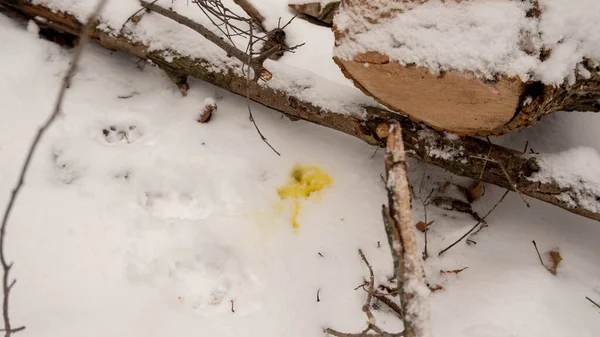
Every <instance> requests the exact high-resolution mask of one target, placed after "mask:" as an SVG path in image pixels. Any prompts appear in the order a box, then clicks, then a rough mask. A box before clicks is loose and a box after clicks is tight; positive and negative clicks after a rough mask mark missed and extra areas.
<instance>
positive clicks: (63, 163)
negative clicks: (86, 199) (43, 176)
mask: <svg viewBox="0 0 600 337" xmlns="http://www.w3.org/2000/svg"><path fill="white" fill-rule="evenodd" d="M52 161H53V162H54V166H55V167H56V168H57V170H58V176H59V179H60V180H61V181H62V182H63V183H65V184H67V185H69V184H71V183H73V182H74V181H75V180H77V179H78V178H79V177H81V174H80V173H79V172H78V171H76V170H75V169H74V168H73V166H74V165H73V161H72V160H69V159H68V158H67V156H65V155H64V153H63V151H61V150H58V149H56V148H55V149H53V150H52Z"/></svg>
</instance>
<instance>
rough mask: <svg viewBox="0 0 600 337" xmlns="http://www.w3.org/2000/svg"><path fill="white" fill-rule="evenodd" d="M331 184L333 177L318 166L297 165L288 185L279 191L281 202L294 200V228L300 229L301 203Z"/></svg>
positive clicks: (292, 217)
mask: <svg viewBox="0 0 600 337" xmlns="http://www.w3.org/2000/svg"><path fill="white" fill-rule="evenodd" d="M331 183H332V179H331V177H330V176H329V175H328V174H327V173H325V172H324V171H323V170H321V169H320V168H318V167H317V166H301V165H297V166H295V167H294V168H293V169H292V172H291V173H290V179H289V181H288V183H287V184H285V185H284V186H282V187H280V188H279V189H278V190H277V194H279V197H280V198H281V200H285V199H292V209H291V216H290V220H291V222H292V228H294V229H296V228H298V215H299V214H300V211H301V209H302V207H301V206H302V205H301V203H300V202H301V201H302V200H306V199H308V198H309V197H310V196H311V195H313V193H318V192H319V191H321V190H322V189H323V188H325V187H329V186H331Z"/></svg>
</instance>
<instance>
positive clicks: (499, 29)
mask: <svg viewBox="0 0 600 337" xmlns="http://www.w3.org/2000/svg"><path fill="white" fill-rule="evenodd" d="M408 6H415V5H414V4H408V5H407V8H405V9H404V10H406V11H405V12H403V13H402V14H401V15H398V16H397V17H396V18H394V19H390V20H383V21H382V22H381V23H379V24H378V27H377V29H370V30H367V31H362V29H365V27H361V26H360V25H357V24H356V20H357V19H356V17H355V16H350V15H349V14H348V12H350V11H349V10H346V11H341V14H340V15H338V16H336V17H335V23H336V25H337V26H338V29H340V30H349V31H350V32H351V33H350V34H348V37H347V38H348V39H353V41H352V43H350V42H348V43H344V41H342V42H341V43H340V45H339V46H338V47H336V48H335V52H334V55H335V56H337V57H340V58H342V59H352V57H353V56H354V55H356V54H358V53H362V52H367V51H380V52H382V53H385V54H386V55H388V56H389V57H390V59H391V60H397V61H399V62H400V63H401V64H403V65H407V64H415V65H418V66H423V67H427V68H429V69H430V70H431V71H432V72H434V73H439V72H440V71H442V70H450V69H454V70H460V71H472V72H475V73H476V74H477V75H479V76H482V77H485V78H489V79H491V78H494V76H495V75H496V74H498V73H506V74H509V75H511V76H520V77H521V78H522V79H523V80H527V77H528V75H527V73H528V71H529V70H530V69H531V68H532V67H533V66H535V64H536V58H535V57H533V56H530V55H528V54H527V53H525V52H524V51H523V50H521V49H520V48H519V46H520V41H521V39H522V38H523V36H524V35H527V34H531V32H532V31H534V29H535V27H536V22H535V20H533V19H528V18H526V17H525V12H526V11H527V6H526V5H525V4H523V3H521V2H519V1H511V0H486V1H464V2H460V3H455V2H451V1H448V2H442V1H428V2H426V3H424V4H422V5H420V6H416V7H415V8H412V9H408ZM357 33H358V34H357Z"/></svg>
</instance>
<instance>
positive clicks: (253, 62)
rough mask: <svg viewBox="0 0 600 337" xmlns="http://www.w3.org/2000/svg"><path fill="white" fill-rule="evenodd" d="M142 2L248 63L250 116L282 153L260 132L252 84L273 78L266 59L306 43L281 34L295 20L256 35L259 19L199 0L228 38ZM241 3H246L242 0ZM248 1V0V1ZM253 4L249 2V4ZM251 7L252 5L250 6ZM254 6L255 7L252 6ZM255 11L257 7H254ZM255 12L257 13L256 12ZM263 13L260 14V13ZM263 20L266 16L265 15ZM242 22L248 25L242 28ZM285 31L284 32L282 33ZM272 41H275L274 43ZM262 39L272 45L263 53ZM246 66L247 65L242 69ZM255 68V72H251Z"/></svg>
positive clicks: (210, 0) (216, 2)
mask: <svg viewBox="0 0 600 337" xmlns="http://www.w3.org/2000/svg"><path fill="white" fill-rule="evenodd" d="M140 3H141V4H142V6H143V7H144V8H146V9H148V10H150V11H153V12H155V13H157V14H160V15H162V16H164V17H167V18H169V19H171V20H173V21H176V22H178V23H180V24H182V25H184V26H186V27H188V28H191V29H193V30H194V31H196V32H197V33H199V34H200V35H202V36H204V37H205V38H206V39H207V40H209V41H211V42H212V43H214V44H215V45H216V46H218V47H219V48H221V49H222V50H223V51H225V52H226V53H227V55H230V56H233V57H235V58H236V59H238V60H239V61H241V62H242V63H243V64H244V65H245V71H246V73H245V75H246V100H247V106H248V118H249V119H250V121H251V122H252V124H253V125H254V128H255V129H256V132H257V133H258V135H259V136H260V138H261V140H262V141H263V142H264V143H265V144H267V145H268V146H269V147H270V148H271V150H273V152H275V153H276V154H277V155H281V154H280V153H279V152H278V151H277V150H276V149H275V148H274V147H273V146H272V145H271V144H270V143H269V141H268V140H267V138H266V137H265V136H264V135H263V133H262V132H261V131H260V129H259V127H258V125H257V124H256V120H255V119H254V116H253V115H252V109H251V108H250V83H251V82H258V80H259V79H263V80H265V81H268V80H270V79H271V78H272V76H273V75H272V74H271V72H269V71H268V70H267V69H265V67H264V65H263V64H264V62H265V61H266V60H267V59H268V58H273V57H274V56H275V55H279V54H281V53H282V52H293V51H294V50H296V49H297V48H299V47H301V46H302V45H303V44H300V45H296V46H293V47H287V46H286V45H285V43H284V41H283V40H282V38H281V37H280V36H283V38H285V33H284V29H285V28H286V27H287V26H288V25H289V24H290V23H291V22H292V20H293V18H292V20H290V21H289V22H288V23H287V24H285V25H284V26H283V27H277V28H276V29H274V30H273V31H271V32H269V33H265V34H262V35H258V34H256V32H255V31H254V27H255V26H256V20H257V19H256V18H255V16H256V15H255V16H251V17H250V18H245V17H242V16H239V15H237V14H235V13H234V12H232V11H231V10H229V9H228V8H227V7H225V6H224V5H223V3H222V2H221V1H220V0H197V1H195V3H196V4H197V5H198V7H199V8H200V10H202V12H203V13H204V14H205V15H206V17H207V18H208V19H209V20H210V21H211V23H212V24H213V25H214V26H215V27H217V28H218V29H219V30H220V31H221V33H223V34H224V35H225V37H226V38H227V40H225V39H223V38H221V37H220V36H218V35H217V34H215V33H213V32H212V31H211V30H209V29H208V28H206V27H204V26H203V25H202V24H200V23H198V22H195V21H193V20H191V19H190V18H188V17H186V16H183V15H181V14H178V13H177V12H175V11H173V10H170V9H167V8H164V7H161V6H159V5H156V4H154V3H153V2H152V3H150V2H146V1H143V0H141V1H140ZM241 3H242V4H244V3H245V2H244V1H242V2H241ZM246 4H247V3H246ZM247 5H250V4H247ZM250 6H251V5H250ZM242 8H243V9H244V10H246V11H252V10H251V9H250V8H249V7H248V6H244V7H242ZM252 8H254V7H252ZM254 11H255V12H256V13H258V11H256V9H255V8H254ZM256 13H255V14H256ZM258 15H260V13H258ZM263 20H264V18H263ZM261 22H262V21H261ZM239 25H244V26H247V28H246V27H243V28H240V27H239ZM259 27H261V28H260V29H261V30H263V31H264V27H263V26H262V23H261V24H260V25H259ZM282 34H283V35H282ZM234 36H241V37H244V38H246V39H247V41H248V43H247V45H246V50H245V51H242V50H241V49H238V48H237V46H236V45H235V43H234V41H233V37H234ZM273 40H275V41H276V42H275V43H274V42H273ZM259 41H262V42H264V43H265V45H267V46H269V48H267V49H266V50H261V51H260V52H255V51H254V46H255V44H256V43H257V42H259ZM242 69H244V68H242ZM250 70H252V72H253V74H252V73H251V72H250Z"/></svg>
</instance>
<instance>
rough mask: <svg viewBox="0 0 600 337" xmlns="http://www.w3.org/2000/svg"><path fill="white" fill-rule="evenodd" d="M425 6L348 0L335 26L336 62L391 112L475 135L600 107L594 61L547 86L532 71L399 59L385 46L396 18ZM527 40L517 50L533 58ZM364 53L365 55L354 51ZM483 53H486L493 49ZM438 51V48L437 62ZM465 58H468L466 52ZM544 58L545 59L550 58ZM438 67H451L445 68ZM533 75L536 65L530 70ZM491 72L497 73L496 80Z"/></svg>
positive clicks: (442, 49) (583, 62) (443, 49)
mask: <svg viewBox="0 0 600 337" xmlns="http://www.w3.org/2000/svg"><path fill="white" fill-rule="evenodd" d="M410 2H413V4H412V7H411V6H405V7H403V6H401V5H400V3H410ZM425 3H426V1H425V2H424V1H420V0H405V1H397V2H396V1H388V0H373V1H371V2H368V1H365V0H348V1H343V2H342V5H341V6H340V9H339V12H338V15H337V16H336V18H337V17H340V18H341V19H339V25H336V24H335V23H334V27H333V29H334V34H335V41H336V48H335V52H334V54H335V55H336V57H334V61H335V62H336V63H337V64H338V66H339V67H340V68H341V70H342V72H343V73H344V75H345V76H346V77H347V78H349V79H351V80H352V81H353V82H354V84H355V86H356V87H358V88H359V89H361V90H362V91H363V92H364V93H365V94H367V95H369V96H372V97H373V98H375V99H376V100H377V101H378V102H380V103H381V104H383V105H385V106H386V107H388V108H389V109H391V110H393V111H396V112H398V113H400V114H402V115H405V116H407V117H409V118H410V119H412V120H413V121H416V122H422V123H424V124H426V125H428V126H431V127H433V128H434V129H436V130H443V131H448V132H452V133H455V134H459V135H470V136H488V135H502V134H505V133H508V132H512V131H515V130H518V129H521V128H523V127H528V126H531V125H533V124H535V123H536V122H537V121H539V120H540V119H541V118H542V117H543V116H545V115H547V114H548V113H551V112H555V111H575V110H578V111H599V110H600V103H598V102H600V69H599V67H598V65H597V63H595V62H588V61H591V60H581V62H580V63H579V64H577V67H578V68H577V69H578V72H577V74H579V75H578V76H570V77H569V78H568V79H564V81H563V82H561V83H560V84H556V85H544V84H543V83H542V82H541V80H539V78H538V77H535V76H533V75H532V78H533V80H522V78H525V75H524V74H521V77H519V76H516V75H509V73H510V72H508V71H507V70H506V69H504V68H502V69H504V70H499V69H488V73H486V74H485V76H484V75H483V74H480V73H479V70H478V69H479V68H477V67H473V70H464V69H463V68H462V67H461V66H459V65H456V67H455V68H453V65H452V64H445V65H444V66H443V67H441V66H440V67H439V68H438V67H432V68H431V69H430V68H428V67H426V66H425V65H428V64H429V61H431V60H429V61H427V62H425V61H423V63H422V64H420V65H414V64H410V63H409V62H410V61H408V60H413V59H415V58H416V56H415V57H412V58H411V57H408V58H407V60H402V59H398V58H399V57H402V56H401V54H398V53H396V54H394V53H393V52H390V54H389V55H386V51H387V52H389V51H391V50H395V49H394V48H396V47H393V45H392V44H390V45H389V46H388V45H386V43H388V41H391V40H394V39H396V37H395V35H394V30H396V29H401V28H402V27H404V26H402V25H393V24H390V22H391V23H394V22H396V23H402V22H404V21H402V18H403V15H407V16H408V15H410V14H408V12H410V11H413V10H415V8H418V7H420V6H425ZM394 4H396V5H398V6H396V5H394ZM449 6H450V5H449ZM534 9H536V8H534ZM523 15H525V14H523ZM527 15H530V14H527ZM540 15H543V13H541V14H539V13H538V14H537V15H533V14H531V16H532V17H538V18H539V16H540ZM413 19H414V18H413ZM426 23H427V22H424V23H423V24H424V25H425V24H426ZM409 26H410V25H409ZM431 29H434V28H431ZM373 32H376V34H375V33H373ZM469 32H470V31H467V32H466V33H465V35H466V36H468V35H469V34H468V33H469ZM437 33H438V34H445V31H443V30H438V31H437ZM407 34H408V35H409V37H410V38H406V39H407V40H410V39H416V40H419V39H422V41H420V43H422V44H423V45H427V44H430V45H432V46H433V47H432V48H437V47H436V46H437V45H436V42H435V41H429V40H425V39H428V37H429V36H430V35H428V34H421V35H419V34H413V35H410V33H407ZM450 35H451V34H450ZM381 36H385V37H387V39H384V38H381ZM528 36H529V35H528ZM372 39H375V40H376V41H375V42H377V43H378V44H377V43H375V42H373V41H372ZM378 39H381V41H379V40H378ZM367 41H369V42H367ZM525 42H531V41H529V40H526V41H520V42H518V41H517V42H515V44H517V43H519V44H518V45H515V46H514V47H515V48H521V50H522V51H523V52H525V53H527V54H529V55H531V56H534V55H536V49H535V46H534V45H533V42H531V43H529V44H527V43H525ZM521 43H522V44H523V45H521ZM398 44H399V45H402V44H401V43H400V42H398ZM390 48H391V49H390ZM406 48H408V47H406ZM482 48H483V47H482ZM532 48H533V49H532ZM530 49H531V50H530ZM359 50H360V51H362V52H356V51H359ZM436 52H437V53H450V54H451V55H454V54H453V52H456V53H458V54H457V55H462V54H461V53H462V52H463V51H462V49H461V48H460V47H457V49H456V50H453V49H452V47H449V46H447V45H443V46H440V47H439V48H438V49H436ZM479 52H480V53H483V54H485V53H486V52H487V50H484V49H481V50H480V51H479ZM548 52H549V53H550V52H551V51H548ZM435 54H436V53H432V55H433V56H431V57H432V58H433V59H435ZM542 54H543V53H542ZM399 55H400V56H399ZM465 55H467V56H465V57H468V53H467V54H465ZM500 56H502V55H499V56H498V57H500ZM421 57H423V56H422V55H421ZM539 57H540V60H542V59H543V57H544V55H539ZM431 62H433V61H431ZM407 63H409V64H407ZM433 63H435V62H433ZM458 64H460V62H459V63H458ZM440 68H442V69H449V70H447V71H440V70H439V69H440ZM458 69H461V70H458ZM476 69H477V70H476ZM531 73H533V70H532V71H530V72H528V73H527V74H531ZM491 76H494V77H493V80H491V81H490V80H488V78H491ZM538 80H539V81H538ZM524 81H528V82H524Z"/></svg>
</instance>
